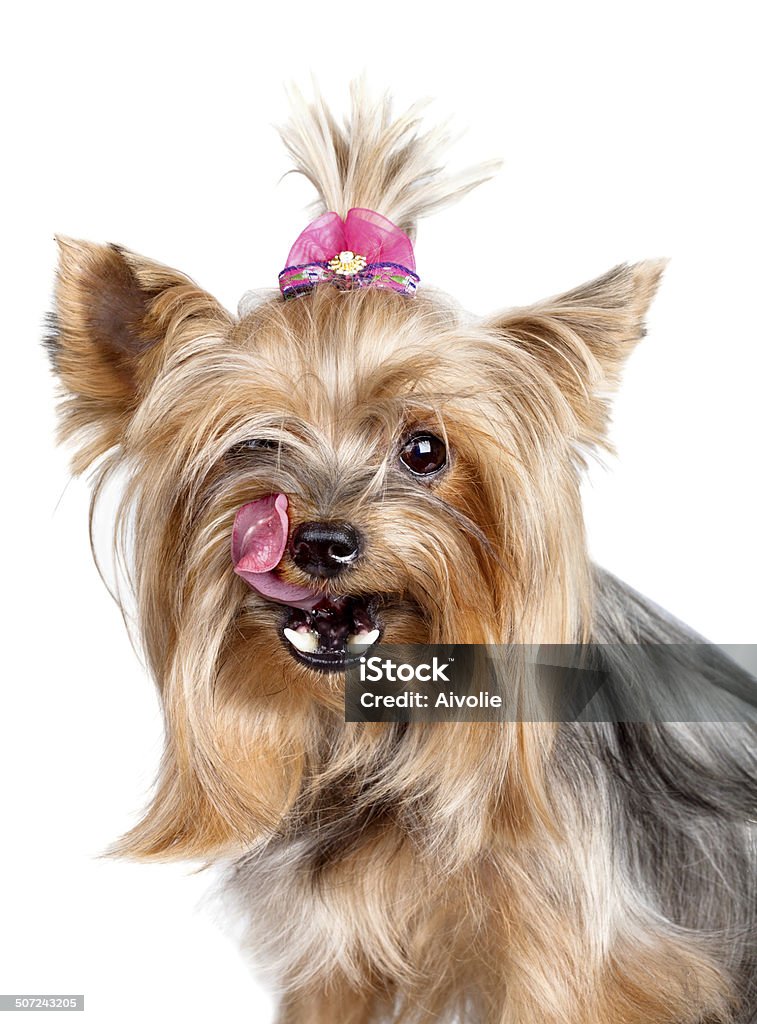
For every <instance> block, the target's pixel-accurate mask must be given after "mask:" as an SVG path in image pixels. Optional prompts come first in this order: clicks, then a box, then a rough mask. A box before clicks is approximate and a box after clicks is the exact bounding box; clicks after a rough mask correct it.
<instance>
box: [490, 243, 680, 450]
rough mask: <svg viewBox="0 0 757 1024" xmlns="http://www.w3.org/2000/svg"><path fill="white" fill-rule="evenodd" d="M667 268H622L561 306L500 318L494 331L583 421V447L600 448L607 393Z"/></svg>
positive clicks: (661, 264) (561, 299) (543, 305)
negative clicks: (528, 360)
mask: <svg viewBox="0 0 757 1024" xmlns="http://www.w3.org/2000/svg"><path fill="white" fill-rule="evenodd" d="M665 263H666V261H665V260H647V261H645V262H643V263H636V264H634V265H632V266H629V265H627V264H622V265H621V266H618V267H614V268H613V269H612V270H610V271H609V272H608V273H607V274H604V275H603V276H602V277H598V278H597V279H596V280H594V281H590V282H588V283H587V284H584V285H581V286H580V287H579V288H575V289H573V291H570V292H566V293H565V294H564V295H559V296H557V297H556V298H552V299H547V300H546V301H545V302H540V303H537V304H536V305H534V306H527V307H523V308H521V309H513V310H509V311H508V312H506V313H504V314H502V315H501V316H498V317H497V318H496V319H495V321H494V322H493V323H492V324H490V326H493V327H494V328H495V330H496V331H497V332H498V333H499V334H500V335H501V336H503V337H504V338H505V339H506V340H507V341H508V342H510V343H511V344H514V345H517V346H518V347H519V348H520V349H521V350H526V351H527V352H528V353H529V355H530V356H532V357H533V358H534V360H536V361H537V362H538V364H539V366H540V368H541V369H542V370H544V371H546V372H547V373H548V374H549V376H550V378H551V379H552V380H553V382H554V383H555V384H556V385H557V386H558V388H559V389H560V391H561V392H562V394H563V396H564V397H565V398H567V400H568V401H569V402H570V405H571V407H572V409H573V412H574V414H575V415H576V417H577V420H578V430H579V440H581V441H582V442H584V443H586V444H599V443H601V442H602V440H603V437H604V434H605V432H606V428H607V420H608V413H609V406H608V402H607V394H608V392H611V391H614V390H615V389H616V387H617V385H618V382H619V378H620V372H621V369H622V367H623V364H624V362H625V360H626V358H627V357H628V355H629V354H630V353H631V351H632V350H633V349H634V347H635V346H636V344H637V342H638V341H639V340H640V339H641V338H642V337H643V336H644V333H645V330H644V318H645V316H646V313H647V310H648V308H649V304H650V302H651V301H652V298H653V296H654V294H655V292H656V290H657V286H658V284H659V281H660V277H661V275H662V272H663V270H664V268H665Z"/></svg>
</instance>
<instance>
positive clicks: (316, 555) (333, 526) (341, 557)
mask: <svg viewBox="0 0 757 1024" xmlns="http://www.w3.org/2000/svg"><path fill="white" fill-rule="evenodd" d="M358 547H359V542H358V536H357V533H356V532H355V530H354V529H353V528H352V527H351V526H350V525H349V523H303V524H302V526H298V527H297V529H296V530H295V531H294V534H293V536H292V557H293V558H294V561H295V563H296V564H297V565H298V566H299V567H300V569H304V570H305V572H309V573H310V575H311V576H336V575H337V574H338V573H340V572H341V571H342V570H343V569H344V568H345V566H347V565H349V564H350V562H354V561H355V559H356V558H357V556H358Z"/></svg>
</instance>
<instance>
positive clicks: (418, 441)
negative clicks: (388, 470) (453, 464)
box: [400, 434, 447, 476]
mask: <svg viewBox="0 0 757 1024" xmlns="http://www.w3.org/2000/svg"><path fill="white" fill-rule="evenodd" d="M400 460H401V461H402V464H403V465H404V466H405V467H406V468H407V469H409V470H410V472H411V473H412V474H413V475H414V476H431V475H432V474H433V473H438V472H439V470H440V469H443V468H444V467H445V466H446V465H447V448H446V446H445V444H444V441H442V440H440V438H438V437H435V436H434V435H433V434H413V436H412V437H409V438H408V439H407V441H405V443H404V444H403V446H402V448H401V449H400Z"/></svg>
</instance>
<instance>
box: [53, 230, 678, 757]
mask: <svg viewBox="0 0 757 1024" xmlns="http://www.w3.org/2000/svg"><path fill="white" fill-rule="evenodd" d="M659 272H660V267H659V266H658V265H656V264H641V265H639V266H637V267H632V268H619V269H618V270H616V271H614V272H611V273H610V274H608V275H606V277H604V278H602V279H599V280H598V281H596V282H594V283H593V284H592V285H589V286H586V287H585V288H583V289H578V290H576V291H575V292H572V293H569V294H568V295H565V296H563V297H561V298H558V299H555V300H552V301H551V302H549V303H545V304H542V305H540V306H535V307H530V308H527V309H521V310H516V311H514V312H512V313H509V314H505V315H503V316H501V317H499V318H497V319H496V320H492V321H488V322H478V323H473V322H471V321H470V320H465V319H464V318H463V317H462V316H461V314H460V313H459V312H458V311H456V310H455V309H454V308H453V307H452V306H451V305H450V304H449V303H448V302H446V301H443V300H441V299H439V298H434V297H426V296H423V295H419V296H416V297H412V298H409V297H406V296H403V295H397V294H395V293H393V292H386V291H379V290H370V289H364V290H356V291H349V292H345V291H340V290H338V289H336V288H334V287H331V286H319V287H317V288H315V289H314V291H313V292H311V293H310V294H308V295H305V296H300V297H297V298H295V299H291V300H284V299H282V298H280V297H277V298H275V299H270V300H266V301H261V302H260V304H259V305H258V306H257V307H256V308H254V309H253V310H252V311H251V312H250V313H249V314H247V315H246V316H244V317H243V318H242V319H240V320H237V319H235V318H233V317H231V316H230V315H229V314H227V313H226V312H225V311H224V310H223V309H221V307H220V306H219V305H218V303H217V302H216V301H215V300H214V299H212V298H211V297H210V296H209V295H207V294H206V293H205V292H203V291H201V290H200V289H199V288H197V287H196V286H195V285H194V284H193V283H192V282H190V281H189V279H187V278H185V277H184V276H183V275H181V274H178V273H176V272H174V271H170V270H168V269H167V268H164V267H161V266H159V265H157V264H154V263H151V262H150V261H147V260H143V259H142V258H141V257H137V256H134V255H133V254H130V253H126V252H124V251H123V250H119V249H115V248H114V247H101V246H93V245H87V244H82V243H73V242H65V243H63V245H62V260H61V268H60V274H59V283H58V292H57V320H56V333H55V337H54V338H53V339H52V349H53V356H54V361H55V366H56V369H57V371H58V373H59V375H60V378H61V380H62V383H63V385H64V387H65V389H66V392H67V397H66V399H65V404H64V418H63V434H64V436H75V437H76V438H77V440H78V441H79V446H80V447H79V454H78V456H77V460H76V462H75V466H76V468H77V469H83V468H84V467H85V466H87V465H88V464H89V463H90V462H91V461H92V460H93V459H95V458H97V457H99V456H104V457H105V461H104V462H103V463H102V464H101V469H100V473H101V479H105V478H107V476H108V474H109V473H110V472H111V471H113V470H115V469H119V470H123V469H125V470H126V476H127V479H128V483H127V485H126V491H125V494H124V500H123V504H122V507H121V512H120V515H119V522H118V525H117V535H118V536H120V537H121V538H124V537H127V536H128V537H129V538H131V544H130V547H131V548H132V549H133V565H132V574H133V580H132V582H133V586H134V589H135V592H136V597H137V605H138V614H139V626H140V630H141V634H142V637H143V641H144V645H145V649H146V652H147V655H148V658H149V661H150V665H151V668H152V670H153V672H154V674H155V677H156V679H157V680H158V683H159V685H161V687H162V688H163V690H164V700H165V701H166V707H167V714H168V716H169V723H172V727H173V729H174V731H175V733H176V734H177V735H179V734H181V733H183V732H184V731H186V728H187V726H186V722H185V721H184V717H185V715H186V714H187V707H188V705H189V702H190V701H193V702H195V706H196V705H197V701H198V695H201V694H203V693H204V694H205V697H206V700H207V706H206V707H205V710H204V712H203V715H202V716H199V713H198V714H197V721H198V722H200V724H199V726H197V728H199V729H200V730H205V731H209V732H210V733H213V734H214V735H213V736H211V737H210V740H209V742H211V741H212V742H213V743H215V744H218V743H219V742H220V743H221V744H222V745H224V744H225V745H226V746H225V753H224V757H225V761H226V763H227V764H228V763H230V762H231V763H233V761H234V759H235V757H238V756H239V752H238V748H239V746H240V745H241V743H242V741H241V739H240V735H239V733H240V728H241V727H240V725H239V722H240V721H241V720H242V718H243V717H244V715H253V716H254V715H256V714H259V710H260V703H259V702H260V700H261V699H283V698H279V697H277V696H276V695H281V694H284V695H285V699H286V706H287V714H288V716H289V718H290V719H292V718H293V717H296V716H293V709H294V708H295V707H297V706H299V707H300V708H301V709H303V711H302V713H303V714H306V713H307V711H306V710H305V709H306V708H307V707H309V706H310V705H312V704H313V703H314V702H315V703H318V702H321V703H322V704H327V705H328V704H329V703H330V702H331V706H332V707H333V706H334V703H333V702H334V700H335V697H334V687H333V684H334V683H335V682H336V683H338V682H340V681H341V678H342V673H343V670H344V668H345V666H346V665H347V664H348V663H349V661H350V660H351V659H353V658H355V657H356V656H357V655H358V654H359V653H361V652H362V651H364V650H365V645H366V643H372V642H375V641H376V640H377V639H379V638H380V639H381V640H382V641H384V642H387V643H393V642H436V643H442V642H457V643H487V642H504V641H520V642H533V641H556V642H561V641H568V640H573V639H575V637H576V635H577V632H579V631H580V630H581V628H582V627H583V626H585V625H586V623H585V622H584V621H583V618H582V617H583V615H584V612H585V607H586V605H585V599H586V596H587V593H588V587H589V575H588V563H587V559H586V553H585V545H584V539H583V527H582V519H581V514H580V506H579V499H578V475H579V474H578V471H579V468H580V462H581V451H582V450H583V449H584V448H586V447H588V446H591V445H594V444H597V443H601V441H602V437H603V433H604V428H605V419H606V406H605V402H604V397H603V394H604V392H605V391H606V390H607V388H608V386H609V385H612V384H613V383H614V382H615V378H616V376H617V371H618V368H619V366H620V364H621V362H622V360H623V358H624V357H625V355H626V354H627V352H628V350H629V349H630V348H631V347H632V345H633V344H634V343H635V342H636V340H637V339H638V337H639V336H640V333H641V320H642V316H643V313H644V311H645V309H646V306H647V304H648V302H649V299H650V297H651V295H652V292H653V290H654V286H655V284H656V281H657V277H658V276H659ZM106 453H108V454H106ZM282 496H283V497H282ZM275 501H276V502H277V504H276V510H277V511H274V502H275ZM245 510H248V511H245ZM260 510H263V511H264V512H265V513H266V515H268V516H269V517H270V516H273V521H274V528H275V530H277V531H278V534H279V535H280V540H281V541H282V544H281V555H280V557H279V558H277V561H276V565H275V568H274V569H273V570H272V572H270V573H267V574H266V576H267V578H268V580H269V582H268V585H267V586H263V585H262V583H261V584H259V585H256V579H257V577H255V575H254V573H253V574H252V575H250V574H248V575H247V576H245V573H244V572H243V571H242V568H243V558H242V556H244V555H245V554H247V549H248V548H249V546H250V544H252V545H253V547H254V544H255V543H257V541H256V540H255V530H257V529H259V528H260V527H259V524H258V525H256V522H257V518H261V519H265V518H266V515H261V516H258V513H259V511H260ZM256 517H257V518H256ZM263 528H265V524H264V527H263ZM235 531H237V532H238V533H239V536H238V537H237V538H236V540H235ZM250 536H252V537H253V540H252V541H250V540H249V537H250ZM245 538H247V539H245ZM235 545H236V548H235ZM245 545H247V548H245ZM235 563H236V564H235ZM235 569H236V570H237V571H235ZM261 575H262V574H261ZM271 579H273V581H274V582H273V583H271V582H270V581H271ZM272 588H273V589H272ZM290 594H291V595H294V596H293V597H291V598H289V597H288V595H290ZM282 595H283V596H282ZM256 701H258V703H257V704H256ZM211 707H212V711H211V710H210V709H211ZM172 716H173V718H172ZM221 723H222V724H221ZM195 724H197V723H195ZM219 736H225V739H224V740H219V738H218V737H219ZM230 736H232V737H233V738H231V739H230V738H229V737H230ZM279 740H281V738H280V737H279ZM232 748H234V750H236V753H234V752H233V750H232ZM194 770H195V771H196V770H197V766H196V765H195V766H194Z"/></svg>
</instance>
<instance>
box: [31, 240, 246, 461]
mask: <svg viewBox="0 0 757 1024" xmlns="http://www.w3.org/2000/svg"><path fill="white" fill-rule="evenodd" d="M58 244H59V246H60V262H59V264H58V276H57V281H56V289H55V310H54V312H53V313H52V315H51V317H50V332H49V334H48V337H47V339H46V344H47V347H48V351H49V353H50V356H51V358H52V362H53V368H54V370H55V372H56V373H57V375H58V377H59V378H60V381H61V383H62V385H63V387H64V390H65V398H64V402H63V405H62V408H61V414H62V415H61V430H60V435H61V439H68V438H69V437H74V436H75V437H76V439H77V441H78V442H79V448H78V451H77V453H76V455H75V457H74V460H73V469H74V472H81V471H82V470H84V469H86V467H87V466H88V465H89V464H90V463H91V462H92V461H93V460H94V459H95V458H97V457H98V456H99V455H101V454H103V453H104V452H106V451H108V450H109V449H110V448H112V447H113V446H114V445H117V444H118V443H119V442H120V441H121V440H122V438H123V435H124V432H125V430H126V428H127V426H128V423H129V420H130V418H131V415H132V413H133V412H134V410H135V409H136V407H137V406H138V404H139V402H140V398H141V396H142V394H144V391H145V389H146V388H147V387H148V386H149V384H150V382H151V380H152V379H153V378H154V376H155V373H156V372H157V369H158V368H159V366H160V364H161V362H162V360H164V359H165V356H166V350H167V349H170V348H171V347H172V346H174V345H177V344H179V343H180V342H181V341H182V340H187V339H189V338H190V337H199V336H201V335H202V334H209V333H211V332H215V331H218V330H219V329H225V328H227V327H228V325H229V323H230V322H231V317H230V316H229V314H228V313H227V312H226V311H225V310H224V309H223V308H222V307H221V306H220V304H219V303H218V302H217V301H216V300H215V299H214V298H213V297H212V296H210V295H209V294H208V293H207V292H205V291H203V290H202V289H201V288H199V287H198V286H197V285H196V284H195V283H194V281H192V280H191V279H190V278H188V277H186V275H184V274H181V273H179V271H177V270H172V269H171V268H170V267H166V266H163V265H162V264H160V263H156V262H154V261H153V260H148V259H145V257H143V256H138V255H137V254H136V253H133V252H129V251H128V250H127V249H123V248H121V247H120V246H117V245H97V244H95V243H92V242H80V241H76V240H74V239H69V238H58Z"/></svg>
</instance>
